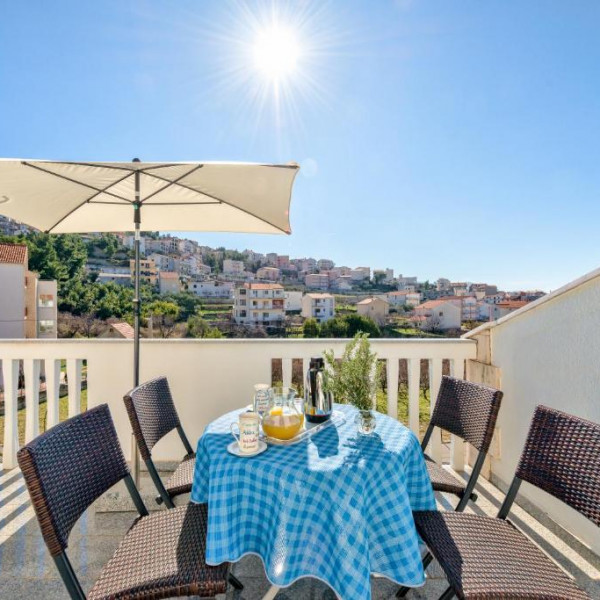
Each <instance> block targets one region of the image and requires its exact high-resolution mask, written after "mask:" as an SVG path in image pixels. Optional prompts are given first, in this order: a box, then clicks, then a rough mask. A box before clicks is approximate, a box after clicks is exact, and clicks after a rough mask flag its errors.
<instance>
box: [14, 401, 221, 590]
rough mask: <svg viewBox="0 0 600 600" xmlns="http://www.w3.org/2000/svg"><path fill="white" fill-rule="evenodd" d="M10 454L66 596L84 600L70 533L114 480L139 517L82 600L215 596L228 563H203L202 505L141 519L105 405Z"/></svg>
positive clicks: (204, 513)
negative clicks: (70, 550)
mask: <svg viewBox="0 0 600 600" xmlns="http://www.w3.org/2000/svg"><path fill="white" fill-rule="evenodd" d="M17 457H18V461H19V466H20V467H21V470H22V471H23V476H24V477H25V483H26V485H27V489H28V490H29V494H30V496H31V501H32V504H33V507H34V509H35V513H36V515H37V518H38V521H39V523H40V527H41V530H42V535H43V537H44V541H45V542H46V545H47V547H48V550H49V551H50V554H51V555H52V558H53V559H54V562H55V564H56V566H57V568H58V571H59V573H60V576H61V577H62V579H63V581H64V583H65V586H66V588H67V591H68V593H69V595H70V597H71V598H72V599H74V600H85V598H86V595H85V593H84V591H83V589H82V587H81V584H80V583H79V580H78V579H77V576H76V575H75V571H74V570H73V567H72V566H71V563H70V561H69V559H68V557H67V554H66V550H67V547H68V542H69V534H70V532H71V529H72V527H73V525H74V524H75V522H76V521H77V520H78V519H79V517H80V516H81V515H82V514H83V512H84V511H85V510H86V509H87V508H89V506H90V505H91V504H92V503H93V502H94V501H95V500H96V499H97V498H98V497H99V496H101V495H102V494H103V493H104V492H106V491H107V490H108V489H109V488H111V487H112V486H113V485H115V484H116V483H117V482H119V481H121V480H124V481H125V484H126V485H127V488H128V490H129V493H130V494H131V498H132V500H133V502H134V504H135V506H136V508H137V510H138V512H139V515H140V516H139V517H138V518H137V519H136V520H135V521H134V523H133V525H132V526H131V528H130V529H129V531H128V532H127V534H126V535H125V537H124V538H123V540H122V541H121V543H120V544H119V547H118V548H117V550H116V552H115V554H114V555H113V557H112V558H111V559H110V560H109V562H108V563H107V564H106V566H105V567H104V569H103V570H102V573H101V574H100V577H99V579H98V580H97V581H96V583H95V584H94V585H93V586H92V589H91V590H90V592H89V593H88V595H87V598H88V600H134V599H135V600H146V599H153V600H154V599H158V598H173V597H180V596H208V597H214V596H215V595H216V594H219V593H222V592H224V591H225V589H226V587H227V582H226V579H227V569H228V566H229V565H228V564H227V563H224V564H222V565H219V566H209V565H207V564H206V562H205V560H204V556H205V551H206V527H207V520H208V514H207V507H206V505H203V504H190V505H189V506H186V507H181V508H175V509H173V510H166V511H160V512H157V513H154V514H152V515H148V511H147V509H146V506H145V505H144V502H143V501H142V498H141V496H140V494H139V492H138V491H137V488H136V487H135V485H134V483H133V479H132V478H131V475H130V473H129V470H128V468H127V464H126V462H125V457H124V456H123V453H122V452H121V448H120V446H119V442H118V440H117V434H116V431H115V428H114V425H113V422H112V419H111V416H110V412H109V410H108V407H107V406H106V405H102V406H98V407H97V408H93V409H91V410H88V411H87V412H85V413H83V414H81V415H79V416H77V417H73V418H72V419H69V420H68V421H65V422H63V423H61V424H59V425H56V426H55V427H53V428H52V429H49V430H48V431H47V432H46V433H44V434H42V435H40V436H39V437H37V438H36V439H34V440H33V441H32V442H30V443H29V444H27V445H26V446H24V447H23V448H22V449H21V450H19V453H18V455H17Z"/></svg>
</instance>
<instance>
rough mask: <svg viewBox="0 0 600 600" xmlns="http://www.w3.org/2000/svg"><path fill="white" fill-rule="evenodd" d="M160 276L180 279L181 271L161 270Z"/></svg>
mask: <svg viewBox="0 0 600 600" xmlns="http://www.w3.org/2000/svg"><path fill="white" fill-rule="evenodd" d="M158 276H159V277H160V278H161V279H179V273H175V271H160V273H159V274H158Z"/></svg>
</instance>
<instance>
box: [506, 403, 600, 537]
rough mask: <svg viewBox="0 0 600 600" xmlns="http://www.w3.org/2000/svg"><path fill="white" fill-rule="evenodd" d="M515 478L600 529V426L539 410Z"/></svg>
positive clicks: (557, 411) (546, 408)
mask: <svg viewBox="0 0 600 600" xmlns="http://www.w3.org/2000/svg"><path fill="white" fill-rule="evenodd" d="M516 476H517V477H518V478H520V479H522V480H524V481H528V482H529V483H531V484H533V485H535V486H536V487H538V488H540V489H542V490H544V491H545V492H548V493H549V494H551V495H552V496H554V497H555V498H558V499H559V500H562V501H563V502H565V503H566V504H568V505H569V506H570V507H571V508H574V509H575V510H576V511H578V512H580V513H581V514H582V515H584V516H585V517H587V518H588V519H589V520H590V521H592V522H593V523H595V524H596V525H598V526H600V424H598V423H593V422H592V421H586V420H585V419H580V418H579V417H574V416H573V415H569V414H567V413H564V412H561V411H560V410H555V409H553V408H548V407H547V406H538V407H537V408H536V409H535V413H534V414H533V420H532V422H531V427H530V429H529V434H528V436H527V441H526V442H525V448H524V449H523V454H522V455H521V460H520V461H519V466H518V467H517V472H516Z"/></svg>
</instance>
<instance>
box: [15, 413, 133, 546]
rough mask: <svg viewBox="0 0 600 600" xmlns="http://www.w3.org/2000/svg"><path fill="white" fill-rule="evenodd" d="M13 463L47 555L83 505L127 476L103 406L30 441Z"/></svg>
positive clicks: (63, 540) (60, 541)
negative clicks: (17, 469)
mask: <svg viewBox="0 0 600 600" xmlns="http://www.w3.org/2000/svg"><path fill="white" fill-rule="evenodd" d="M17 460H18V462H19V466H20V467H21V471H22V472H23V477H24V478H25V484H26V485H27V489H28V491H29V495H30V496H31V502H32V504H33V508H34V509H35V513H36V515H37V518H38V521H39V522H40V527H41V529H42V535H43V536H44V540H45V542H46V545H47V546H48V549H49V550H50V554H51V555H52V556H57V555H58V554H60V553H61V552H63V551H64V550H65V549H66V548H67V546H68V538H69V533H70V532H71V529H72V527H73V525H74V524H75V522H76V521H77V520H78V519H79V517H80V516H81V515H82V514H83V512H84V511H85V510H86V509H87V508H89V506H90V505H91V504H92V503H93V502H94V500H96V499H97V498H99V497H100V496H101V495H102V494H104V493H105V492H106V491H107V490H109V489H110V488H111V487H112V486H113V485H115V484H116V483H117V482H119V481H120V480H121V479H123V478H124V477H126V476H127V475H129V469H128V468H127V463H126V462H125V457H124V456H123V452H122V451H121V446H120V445H119V440H118V438H117V432H116V431H115V427H114V424H113V421H112V418H111V416H110V412H109V410H108V406H107V405H106V404H102V405H101V406H98V407H96V408H92V409H90V410H88V411H86V412H84V413H83V414H81V415H78V416H76V417H73V418H71V419H69V420H67V421H64V422H63V423H60V424H59V425H56V426H55V427H52V428H51V429H49V430H48V431H46V432H45V433H43V434H42V435H40V436H38V437H37V438H35V439H34V440H33V441H31V442H29V444H26V445H25V446H23V448H21V449H20V450H19V452H18V453H17Z"/></svg>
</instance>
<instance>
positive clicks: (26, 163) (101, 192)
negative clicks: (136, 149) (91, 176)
mask: <svg viewBox="0 0 600 600" xmlns="http://www.w3.org/2000/svg"><path fill="white" fill-rule="evenodd" d="M22 164H23V165H25V166H26V167H31V168H32V169H37V170H38V171H41V172H42V173H46V174H48V175H52V176H53V177H57V178H58V179H64V180H65V181H70V182H71V183H76V184H77V185H81V186H83V187H86V188H88V189H90V190H94V191H95V192H96V193H95V194H94V195H93V196H91V197H90V198H88V199H87V200H86V201H85V202H83V203H82V204H81V206H83V204H85V203H86V202H89V201H90V199H91V198H95V197H96V196H99V195H100V194H106V195H108V196H112V197H113V198H117V199H119V200H123V202H127V203H128V204H133V203H132V202H131V200H129V199H127V198H124V197H123V196H119V195H118V194H113V193H112V192H108V191H107V190H108V188H110V187H112V186H113V185H117V183H121V181H123V180H124V179H127V178H128V177H131V175H133V171H128V173H127V175H124V176H123V177H121V179H118V180H117V181H113V182H112V183H111V184H110V185H108V186H106V188H104V189H102V188H100V189H99V188H97V187H95V186H93V185H90V184H89V183H83V181H77V179H73V178H71V177H67V176H66V175H61V174H60V173H54V172H53V171H49V170H48V169H43V168H42V167H39V166H38V165H34V164H31V163H28V162H27V161H23V162H22ZM56 164H73V163H56Z"/></svg>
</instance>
